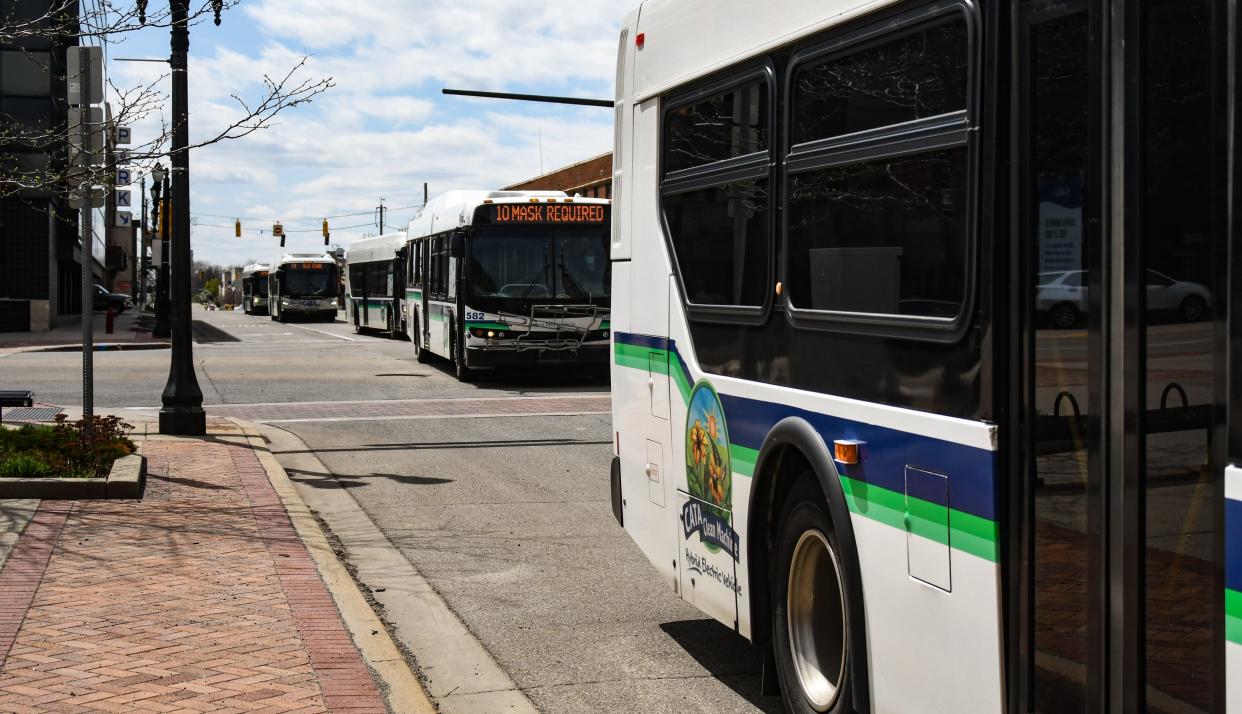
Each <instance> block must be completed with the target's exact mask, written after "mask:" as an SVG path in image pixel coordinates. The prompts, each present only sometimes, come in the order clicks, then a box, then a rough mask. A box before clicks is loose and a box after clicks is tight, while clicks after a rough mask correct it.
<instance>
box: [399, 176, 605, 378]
mask: <svg viewBox="0 0 1242 714" xmlns="http://www.w3.org/2000/svg"><path fill="white" fill-rule="evenodd" d="M610 220H611V218H610V208H609V201H608V200H607V199H599V198H580V197H571V196H569V195H568V194H565V193H562V192H559V191H491V192H487V191H450V192H448V193H446V194H444V195H442V196H439V197H437V198H434V199H432V200H431V201H429V202H428V203H427V206H426V207H425V208H424V209H423V210H422V212H420V213H419V215H418V216H417V217H416V218H414V219H413V220H411V221H410V224H409V229H408V230H407V231H406V237H407V240H408V242H407V245H406V249H405V254H406V263H407V268H406V286H407V288H406V296H407V298H406V314H407V316H406V325H407V329H408V332H409V337H410V341H411V342H412V343H413V345H414V351H415V354H416V355H417V356H418V359H419V361H426V360H427V359H429V358H430V357H431V356H432V355H435V356H438V357H441V358H443V359H447V360H449V361H451V362H452V363H453V364H454V366H455V368H456V371H457V377H458V379H461V380H463V381H467V380H469V379H471V378H472V376H473V375H474V374H475V372H477V371H478V370H481V369H490V368H495V367H501V366H519V365H537V364H580V365H587V366H594V367H597V368H599V369H601V370H604V369H607V364H608V359H609V352H608V344H609V343H608V328H609V311H610V309H611V299H610V292H611V285H612V283H611V277H610V269H611V266H610V264H609V261H608V232H609V225H610Z"/></svg>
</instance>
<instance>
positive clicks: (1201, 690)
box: [611, 0, 1242, 714]
mask: <svg viewBox="0 0 1242 714" xmlns="http://www.w3.org/2000/svg"><path fill="white" fill-rule="evenodd" d="M1236 10H1237V8H1236V3H1235V2H1232V1H1230V2H1223V1H1222V2H1215V1H1213V0H1145V1H1144V2H1132V1H1127V0H1093V1H1091V2H1088V1H1087V0H1028V1H1026V2H1021V3H1000V2H988V3H980V2H975V1H973V0H932V1H927V2H893V1H890V0H815V1H808V0H769V1H768V2H765V3H754V2H749V1H748V0H716V1H715V2H710V3H706V2H697V1H694V0H649V1H648V2H644V3H643V4H642V5H641V6H640V7H639V8H638V9H637V10H635V11H634V12H632V13H631V14H630V15H629V16H628V18H627V19H626V21H625V23H624V26H623V30H622V35H621V43H620V51H619V55H620V56H619V63H618V72H617V75H618V77H617V90H618V91H617V103H616V107H615V112H616V115H615V116H616V131H617V134H616V138H617V141H616V151H615V169H614V170H615V176H614V182H615V185H614V199H613V201H614V203H613V210H614V213H613V217H614V223H613V231H612V238H611V240H612V245H611V259H612V265H613V272H612V278H613V301H614V304H613V314H612V335H613V349H614V360H613V372H612V385H613V394H614V407H613V419H614V423H615V429H616V432H617V433H616V458H615V459H614V461H613V470H612V491H613V510H614V515H615V516H616V518H617V520H618V521H620V522H621V523H622V525H623V526H624V527H625V529H626V530H627V531H628V533H629V535H630V536H631V537H632V538H633V540H634V541H635V542H636V543H637V544H638V546H639V547H640V548H641V549H642V550H643V551H644V552H645V554H646V555H647V556H648V558H649V559H650V561H651V562H652V564H653V565H654V566H655V568H656V569H657V570H658V572H659V573H660V575H661V576H662V577H663V578H664V579H665V581H666V582H667V583H668V585H669V586H670V587H671V588H672V589H673V590H674V591H675V592H677V593H679V594H680V595H681V597H683V598H684V599H686V600H687V601H689V602H691V603H693V604H694V605H696V606H698V608H700V609H701V610H703V611H704V612H705V613H707V614H709V615H711V616H712V617H714V618H716V619H717V620H719V621H720V622H722V623H724V624H725V625H726V626H728V627H731V628H733V629H735V630H736V631H737V632H738V633H740V634H741V635H742V636H744V637H747V638H749V639H750V640H752V641H753V642H754V643H755V644H756V645H758V646H759V647H760V648H762V651H763V652H764V653H765V670H768V673H769V674H770V673H772V672H774V673H775V674H776V677H775V678H774V679H773V678H770V677H767V676H765V678H764V679H765V682H773V681H777V682H779V685H780V691H781V693H782V695H783V697H784V699H785V703H786V705H787V707H788V709H789V710H790V711H793V712H811V711H817V712H892V713H897V714H911V713H917V712H949V713H953V714H962V713H966V712H1008V713H1010V714H1019V713H1025V712H1049V713H1051V712H1056V713H1058V714H1059V713H1064V712H1104V711H1109V712H1123V711H1124V712H1142V711H1150V712H1232V713H1235V714H1236V713H1239V712H1242V470H1239V468H1238V467H1237V466H1236V464H1239V463H1240V462H1239V459H1242V365H1240V364H1239V358H1238V354H1237V352H1236V350H1238V349H1239V345H1242V290H1232V289H1231V287H1232V286H1233V284H1234V279H1233V278H1234V275H1235V273H1237V272H1238V271H1239V270H1240V269H1242V232H1240V231H1239V225H1238V220H1239V219H1238V209H1239V208H1242V204H1239V202H1238V200H1239V192H1240V191H1242V180H1240V179H1242V176H1240V175H1239V166H1242V162H1239V159H1240V158H1242V154H1240V152H1239V147H1240V143H1239V131H1240V130H1242V122H1240V121H1239V120H1238V117H1237V116H1236V114H1237V110H1238V108H1239V107H1240V106H1242V105H1240V104H1239V95H1238V88H1237V85H1236V80H1237V77H1238V76H1240V75H1239V72H1238V69H1240V68H1239V67H1238V66H1236V65H1235V64H1234V63H1237V62H1238V60H1239V58H1240V57H1242V53H1239V52H1237V47H1238V34H1237V24H1236V23H1237V17H1236Z"/></svg>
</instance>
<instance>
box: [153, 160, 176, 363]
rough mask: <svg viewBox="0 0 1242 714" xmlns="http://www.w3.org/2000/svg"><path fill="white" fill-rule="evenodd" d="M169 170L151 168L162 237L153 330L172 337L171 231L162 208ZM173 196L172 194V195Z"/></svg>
mask: <svg viewBox="0 0 1242 714" xmlns="http://www.w3.org/2000/svg"><path fill="white" fill-rule="evenodd" d="M167 174H168V172H167V171H165V170H164V167H163V165H161V164H159V163H156V164H155V168H153V169H151V177H152V179H153V181H152V183H151V200H152V202H153V204H154V207H153V208H152V209H151V225H152V226H153V227H154V231H153V232H154V233H155V234H156V235H158V236H159V238H160V260H159V264H158V265H156V266H155V328H154V329H152V330H151V336H152V337H159V338H161V339H168V338H169V337H172V324H171V322H170V321H169V315H168V310H169V305H168V244H169V240H168V234H169V231H167V230H164V228H163V227H164V226H166V225H167V224H168V216H167V215H166V213H167V211H166V210H164V209H163V208H162V206H163V204H162V203H161V202H160V195H161V194H164V195H170V194H168V193H167V192H166V191H165V186H166V184H167V178H166V176H167ZM170 197H171V196H170Z"/></svg>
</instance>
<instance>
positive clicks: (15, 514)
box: [0, 498, 39, 569]
mask: <svg viewBox="0 0 1242 714" xmlns="http://www.w3.org/2000/svg"><path fill="white" fill-rule="evenodd" d="M38 510H39V501H38V499H34V498H25V499H12V500H6V501H4V502H0V525H2V526H3V527H2V528H0V569H3V568H4V563H5V561H7V560H8V559H9V554H10V553H12V552H13V546H15V545H17V540H18V539H19V538H21V536H22V533H25V532H26V526H28V525H30V519H31V518H34V515H35V512H36V511H38Z"/></svg>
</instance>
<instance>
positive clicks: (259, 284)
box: [249, 275, 267, 297]
mask: <svg viewBox="0 0 1242 714" xmlns="http://www.w3.org/2000/svg"><path fill="white" fill-rule="evenodd" d="M249 282H250V294H251V295H259V296H261V297H267V276H266V275H263V276H258V275H256V276H254V277H253V278H251V279H250V281H249Z"/></svg>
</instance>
